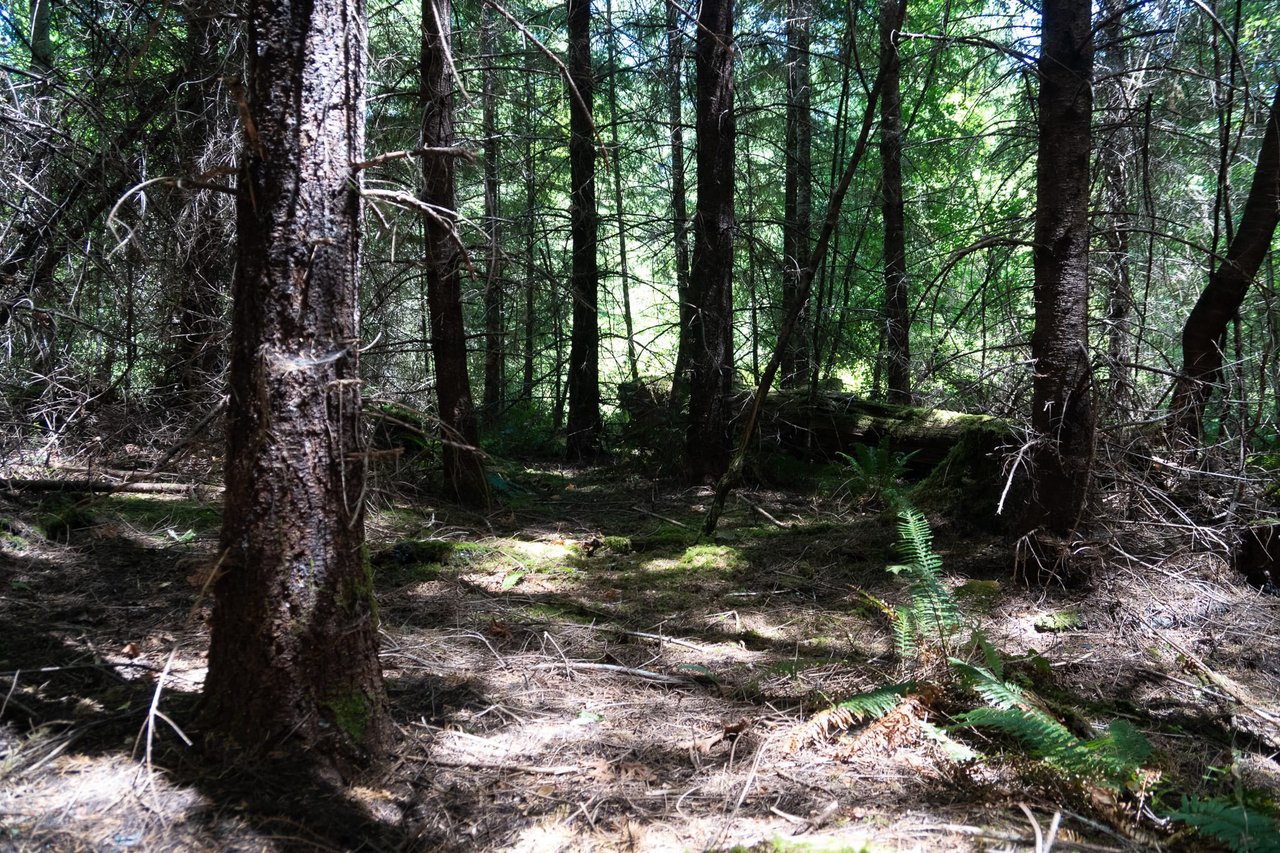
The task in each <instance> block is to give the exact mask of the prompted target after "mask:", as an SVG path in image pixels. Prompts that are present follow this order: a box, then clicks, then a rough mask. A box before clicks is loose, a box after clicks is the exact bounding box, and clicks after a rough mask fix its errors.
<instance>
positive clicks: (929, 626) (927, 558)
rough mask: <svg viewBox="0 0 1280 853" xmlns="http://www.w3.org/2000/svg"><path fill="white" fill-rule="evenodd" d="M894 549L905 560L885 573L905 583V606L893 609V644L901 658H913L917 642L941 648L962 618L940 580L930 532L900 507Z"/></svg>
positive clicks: (914, 514) (939, 565)
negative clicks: (906, 592)
mask: <svg viewBox="0 0 1280 853" xmlns="http://www.w3.org/2000/svg"><path fill="white" fill-rule="evenodd" d="M899 519H900V520H899V522H898V536H899V541H898V544H897V550H898V553H899V555H900V556H901V557H902V558H903V559H904V560H905V561H906V562H904V563H901V564H898V565H893V566H889V567H888V570H889V571H890V572H892V573H894V574H896V575H900V576H904V577H906V578H907V580H908V586H907V590H908V592H909V593H910V595H911V603H910V605H909V606H905V607H898V608H896V609H895V613H896V618H895V619H894V620H893V624H894V641H895V645H896V646H897V648H898V653H899V654H900V655H902V656H903V657H904V658H910V657H912V656H913V654H914V652H915V650H916V649H917V647H918V641H919V640H922V639H923V640H928V641H931V642H935V643H937V644H938V645H940V646H943V647H944V648H945V647H946V646H947V645H948V643H949V640H950V637H951V635H952V634H954V633H955V631H956V630H957V629H959V628H960V626H961V624H962V622H963V619H962V617H961V614H960V608H959V606H958V605H957V604H956V600H955V597H954V596H953V595H952V594H951V590H949V589H947V586H946V584H945V583H944V582H943V580H942V558H941V557H939V556H938V555H937V554H936V553H935V552H934V550H933V531H931V530H930V529H929V522H928V521H927V520H926V519H925V517H924V515H923V514H921V513H920V511H919V510H916V509H914V508H912V507H910V506H906V505H903V507H902V508H901V510H900V512H899Z"/></svg>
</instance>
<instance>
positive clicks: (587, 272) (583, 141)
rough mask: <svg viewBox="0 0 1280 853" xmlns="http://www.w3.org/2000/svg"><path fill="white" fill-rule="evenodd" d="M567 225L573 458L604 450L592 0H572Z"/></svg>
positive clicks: (570, 450)
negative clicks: (570, 260)
mask: <svg viewBox="0 0 1280 853" xmlns="http://www.w3.org/2000/svg"><path fill="white" fill-rule="evenodd" d="M569 81H570V83H571V84H572V87H573V89H576V90H577V91H576V94H575V93H574V92H572V91H571V92H570V93H569V181H570V184H571V186H570V187H569V220H570V223H569V228H570V231H571V232H572V235H573V272H572V282H571V287H572V291H573V331H572V339H571V341H570V345H569V419H568V423H567V429H568V437H567V441H566V449H567V451H568V456H569V459H570V460H580V459H588V458H590V457H592V456H594V455H595V454H596V453H597V452H598V451H599V450H600V428H601V422H600V317H599V314H597V313H596V302H597V299H598V298H599V291H600V270H599V265H598V264H599V262H598V260H597V258H596V243H597V239H598V231H599V216H598V214H597V212H596V149H595V142H594V140H593V130H594V124H593V122H592V116H591V111H592V98H593V93H594V91H595V89H594V85H595V82H594V80H593V78H592V72H591V0H569Z"/></svg>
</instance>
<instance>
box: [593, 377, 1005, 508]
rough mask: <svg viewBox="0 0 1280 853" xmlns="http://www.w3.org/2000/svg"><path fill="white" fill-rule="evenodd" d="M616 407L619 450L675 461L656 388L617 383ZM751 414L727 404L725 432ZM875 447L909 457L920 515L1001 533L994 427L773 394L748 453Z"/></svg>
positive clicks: (743, 396)
mask: <svg viewBox="0 0 1280 853" xmlns="http://www.w3.org/2000/svg"><path fill="white" fill-rule="evenodd" d="M619 402H620V404H621V405H622V407H623V409H624V411H626V412H627V414H628V419H629V425H628V427H627V429H626V431H625V438H626V440H628V441H629V442H630V443H632V444H634V445H637V446H639V447H640V448H641V449H643V450H647V451H648V452H650V453H654V454H656V455H657V456H659V457H660V458H663V459H668V460H673V459H679V458H680V455H681V453H682V451H683V446H682V444H681V442H680V439H681V438H682V437H683V431H682V430H681V429H680V428H679V422H680V415H679V414H678V413H672V412H670V411H669V408H668V399H667V396H666V393H665V385H664V384H662V383H661V382H660V381H647V380H641V382H640V383H624V385H623V386H622V387H621V388H620V389H619ZM750 404H751V393H750V392H749V391H739V392H737V393H736V394H735V395H734V397H733V400H732V405H731V410H732V411H734V412H737V413H738V416H737V418H735V420H734V421H733V422H732V423H731V424H730V427H731V429H733V430H734V431H735V432H737V430H738V429H739V428H740V427H741V425H742V421H744V420H745V418H746V415H747V409H748V407H749V406H750ZM881 442H887V443H888V446H889V447H890V448H891V449H892V450H894V451H895V452H899V453H903V454H910V458H909V460H908V469H909V471H910V473H911V475H912V477H913V479H914V478H919V482H918V483H917V484H916V485H915V487H914V488H913V490H912V499H913V500H914V501H915V503H916V504H917V505H918V506H920V507H921V508H922V509H928V510H931V511H936V512H942V513H944V514H946V515H949V516H951V517H953V518H957V519H959V520H962V521H965V522H968V523H972V524H975V525H977V526H980V527H983V528H987V529H993V530H1003V529H1004V528H1005V527H1006V525H1007V522H1006V521H1005V519H1004V518H1003V517H1000V516H997V515H996V507H997V506H998V504H999V502H1000V497H1001V494H1002V493H1003V490H1004V486H1005V482H1006V476H1005V472H1004V461H1005V458H1006V456H1007V455H1008V451H1009V450H1010V449H1012V448H1013V447H1015V446H1016V444H1017V439H1016V436H1015V434H1014V431H1013V429H1012V428H1011V427H1010V425H1009V424H1008V422H1006V421H1003V420H1000V419H999V418H993V417H989V416H986V415H971V414H965V413H963V412H951V411H945V410H940V409H927V408H921V407H915V406H901V405H892V404H888V403H877V402H872V401H870V400H864V399H861V398H859V397H856V396H854V395H852V394H838V393H830V392H823V393H819V394H817V395H814V396H810V395H809V394H808V392H798V391H777V392H774V393H771V394H770V395H769V398H768V399H767V400H766V401H765V405H764V409H763V411H762V412H761V416H760V428H759V431H758V434H757V438H756V444H755V446H756V449H757V452H758V453H759V454H761V455H766V456H767V455H768V454H770V453H779V452H782V453H787V454H789V455H792V456H798V457H801V458H803V459H808V460H812V461H831V460H837V459H839V456H838V454H841V453H845V454H851V453H852V451H853V448H854V446H855V445H857V444H864V445H867V446H871V447H877V446H879V445H880V444H881ZM1005 515H1008V513H1007V512H1006V513H1005Z"/></svg>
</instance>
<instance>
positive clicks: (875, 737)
mask: <svg viewBox="0 0 1280 853" xmlns="http://www.w3.org/2000/svg"><path fill="white" fill-rule="evenodd" d="M928 715H929V708H928V707H927V706H926V705H925V704H924V702H922V701H921V699H920V697H919V696H908V697H906V698H905V699H903V700H902V701H901V702H899V703H898V704H897V706H896V707H894V708H893V710H891V711H890V712H889V713H887V714H885V715H884V716H883V717H881V718H880V719H878V720H875V721H874V722H872V723H871V725H869V726H867V727H866V728H865V729H863V730H862V731H860V732H858V734H857V735H856V736H855V737H854V738H852V739H851V740H850V741H849V742H848V743H843V744H841V745H840V748H839V750H838V751H837V752H836V755H835V758H836V759H837V760H838V761H850V760H852V759H854V758H857V757H858V756H860V755H866V754H868V753H870V752H875V753H878V754H882V755H883V754H887V753H890V752H893V751H895V750H897V749H898V748H899V747H902V746H909V745H912V744H915V743H917V742H919V741H920V739H921V738H922V737H923V736H924V732H923V731H922V730H921V728H920V724H921V723H922V722H924V720H925V719H926V718H927V717H928Z"/></svg>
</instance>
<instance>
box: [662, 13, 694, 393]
mask: <svg viewBox="0 0 1280 853" xmlns="http://www.w3.org/2000/svg"><path fill="white" fill-rule="evenodd" d="M665 5H666V10H667V22H666V23H667V80H666V83H667V125H668V128H669V134H670V138H671V220H672V230H673V238H674V250H675V262H676V299H677V301H678V302H679V304H680V310H679V317H680V328H679V329H678V330H677V337H676V361H675V366H674V368H673V369H672V378H671V410H672V411H677V410H678V409H679V408H680V406H681V405H682V404H683V402H684V397H685V387H686V384H687V383H686V381H685V372H686V371H687V370H688V368H689V318H690V317H691V316H692V313H693V312H692V306H691V305H690V304H689V205H688V201H687V199H686V194H687V190H686V189H685V179H684V31H683V30H682V29H681V27H680V18H679V10H678V9H676V4H674V3H667V4H665Z"/></svg>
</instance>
